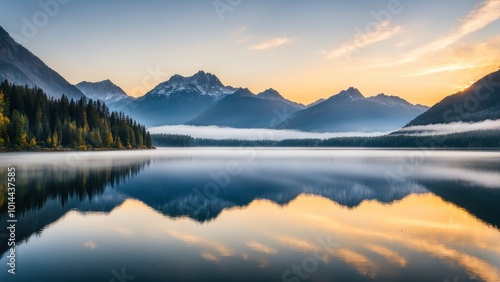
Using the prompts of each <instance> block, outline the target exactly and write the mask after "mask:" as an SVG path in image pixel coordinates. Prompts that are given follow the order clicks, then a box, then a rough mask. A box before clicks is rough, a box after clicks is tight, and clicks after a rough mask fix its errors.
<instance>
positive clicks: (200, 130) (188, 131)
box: [149, 125, 390, 140]
mask: <svg viewBox="0 0 500 282" xmlns="http://www.w3.org/2000/svg"><path fill="white" fill-rule="evenodd" d="M149 132H151V133H153V134H161V133H164V134H181V135H190V136H192V137H194V138H208V139H216V140H221V139H238V140H284V139H328V138H334V137H351V136H380V135H385V134H388V133H390V132H370V133H365V132H337V133H319V132H303V131H295V130H278V129H264V128H230V127H217V126H190V125H167V126H160V127H153V128H150V129H149Z"/></svg>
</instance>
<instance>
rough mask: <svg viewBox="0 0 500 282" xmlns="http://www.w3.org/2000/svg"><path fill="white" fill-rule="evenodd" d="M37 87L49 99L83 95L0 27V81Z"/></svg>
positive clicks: (75, 97)
mask: <svg viewBox="0 0 500 282" xmlns="http://www.w3.org/2000/svg"><path fill="white" fill-rule="evenodd" d="M6 79H7V80H8V81H9V82H10V83H14V84H17V85H28V86H29V87H39V88H41V89H42V90H44V91H45V93H47V95H49V96H50V97H54V98H60V97H61V96H62V95H63V94H66V96H68V97H69V98H74V99H79V98H80V97H82V96H83V93H82V92H81V91H80V90H78V89H77V88H76V87H75V86H73V85H71V84H70V83H69V82H67V81H66V80H65V79H64V78H63V77H62V76H61V75H59V74H58V73H57V72H55V71H54V70H52V69H51V68H50V67H48V66H47V65H46V64H45V63H44V62H42V60H40V59H39V58H38V57H36V56H35V55H33V54H32V53H31V52H30V51H28V50H27V49H26V48H24V47H23V46H21V45H20V44H18V43H16V42H15V41H14V40H13V39H12V38H11V37H10V36H9V34H8V33H7V32H6V31H5V30H4V29H3V28H2V27H0V81H3V80H6Z"/></svg>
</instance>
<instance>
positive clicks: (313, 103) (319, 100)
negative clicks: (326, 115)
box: [306, 98, 326, 108]
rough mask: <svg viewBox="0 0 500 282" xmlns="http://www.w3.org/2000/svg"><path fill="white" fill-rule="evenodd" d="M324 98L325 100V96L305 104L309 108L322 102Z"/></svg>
mask: <svg viewBox="0 0 500 282" xmlns="http://www.w3.org/2000/svg"><path fill="white" fill-rule="evenodd" d="M325 100H326V99H325V98H321V99H318V100H317V101H316V102H312V103H311V104H309V105H307V106H306V107H307V108H310V107H312V106H316V105H317V104H319V103H323V102H324V101H325Z"/></svg>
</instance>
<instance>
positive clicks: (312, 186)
mask: <svg viewBox="0 0 500 282" xmlns="http://www.w3.org/2000/svg"><path fill="white" fill-rule="evenodd" d="M0 161H1V162H0V167H1V169H0V188H1V191H2V196H0V203H1V204H2V205H1V206H2V208H1V213H0V227H1V229H0V240H2V242H1V244H0V245H1V249H0V252H1V258H0V281H111V282H123V281H293V282H300V281H436V282H443V281H450V282H452V281H471V280H472V281H500V229H499V228H500V152H493V151H492V152H489V151H419V150H368V149H367V150H349V149H256V148H217V149H216V148H200V149H193V148H191V149H158V150H154V151H120V152H60V153H59V152H57V153H55V152H54V153H8V154H0ZM8 167H15V168H16V188H17V189H16V219H17V223H16V231H15V236H16V241H17V249H16V253H15V255H16V269H15V272H16V274H15V275H12V274H10V273H8V272H7V270H8V269H9V266H8V265H7V263H8V262H9V258H8V257H7V256H8V255H9V250H8V247H7V238H8V236H10V235H8V234H7V229H6V228H7V220H8V218H7V215H8V213H7V203H6V202H7V178H8V175H7V168H8Z"/></svg>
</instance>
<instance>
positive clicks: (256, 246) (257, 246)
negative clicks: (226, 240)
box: [246, 241, 278, 255]
mask: <svg viewBox="0 0 500 282" xmlns="http://www.w3.org/2000/svg"><path fill="white" fill-rule="evenodd" d="M246 245H247V247H249V248H251V249H253V250H254V251H256V252H259V253H263V254H267V255H274V254H276V253H278V251H277V250H276V249H274V248H271V247H269V246H266V245H264V244H261V243H259V242H255V241H250V242H247V243H246Z"/></svg>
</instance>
